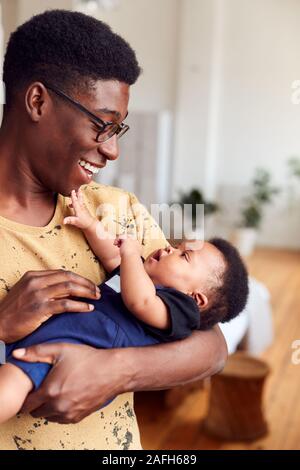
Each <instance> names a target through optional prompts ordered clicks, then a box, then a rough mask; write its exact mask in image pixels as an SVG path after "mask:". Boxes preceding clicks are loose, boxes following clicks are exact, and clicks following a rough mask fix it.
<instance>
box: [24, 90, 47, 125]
mask: <svg viewBox="0 0 300 470" xmlns="http://www.w3.org/2000/svg"><path fill="white" fill-rule="evenodd" d="M47 97H49V95H48V92H47V89H46V88H45V86H44V85H43V84H42V83H40V82H35V83H32V84H31V85H30V86H29V87H28V89H27V91H26V95H25V106H26V111H27V113H28V114H29V116H30V118H31V119H32V120H33V121H34V122H38V121H39V120H40V119H41V116H42V113H43V111H44V110H45V108H46V107H47Z"/></svg>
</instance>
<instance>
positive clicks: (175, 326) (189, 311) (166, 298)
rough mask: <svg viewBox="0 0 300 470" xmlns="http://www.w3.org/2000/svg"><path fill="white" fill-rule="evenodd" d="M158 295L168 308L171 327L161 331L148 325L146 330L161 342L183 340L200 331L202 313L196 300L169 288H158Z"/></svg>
mask: <svg viewBox="0 0 300 470" xmlns="http://www.w3.org/2000/svg"><path fill="white" fill-rule="evenodd" d="M156 295H157V296H158V297H160V298H161V300H162V301H163V302H164V303H165V305H166V306H167V308H168V311H169V315H170V320H171V326H170V328H169V329H168V330H160V329H158V328H154V327H152V326H149V325H146V328H147V329H148V330H149V331H150V333H151V334H153V335H154V336H156V337H157V338H158V339H159V340H160V341H164V342H169V341H176V340H179V339H183V338H186V337H187V336H189V335H190V334H191V332H192V331H193V330H199V329H200V311H199V309H198V306H197V304H196V302H195V301H194V299H192V298H191V297H190V296H188V295H186V294H183V293H182V292H180V291H178V290H176V289H172V288H169V287H160V288H157V289H156Z"/></svg>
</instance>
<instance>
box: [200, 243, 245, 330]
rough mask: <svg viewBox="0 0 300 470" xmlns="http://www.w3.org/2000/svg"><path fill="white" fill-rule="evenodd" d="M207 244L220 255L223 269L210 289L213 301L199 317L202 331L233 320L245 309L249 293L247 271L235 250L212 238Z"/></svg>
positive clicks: (229, 245)
mask: <svg viewBox="0 0 300 470" xmlns="http://www.w3.org/2000/svg"><path fill="white" fill-rule="evenodd" d="M209 243H211V244H212V245H214V246H215V247H216V248H217V249H218V250H219V252H220V253H221V254H222V256H223V259H224V261H225V269H223V270H222V271H221V272H220V273H219V274H218V275H217V277H218V279H217V285H216V286H213V287H212V288H211V289H212V292H211V294H212V297H213V301H212V303H211V304H210V305H209V307H208V308H207V309H206V310H205V311H204V312H203V314H202V316H201V329H202V330H207V329H209V328H211V327H212V326H213V325H215V324H216V323H219V322H220V323H225V322H228V321H230V320H232V319H233V318H235V317H236V316H237V315H238V314H239V313H241V311H242V310H243V309H244V308H245V306H246V303H247V299H248V293H249V287H248V273H247V269H246V267H245V264H244V262H243V261H242V259H241V257H240V255H239V252H238V251H237V249H236V248H235V247H234V246H233V245H232V244H231V243H229V242H228V241H226V240H223V239H222V238H212V239H211V240H209Z"/></svg>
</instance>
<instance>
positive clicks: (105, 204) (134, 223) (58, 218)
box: [0, 182, 167, 450]
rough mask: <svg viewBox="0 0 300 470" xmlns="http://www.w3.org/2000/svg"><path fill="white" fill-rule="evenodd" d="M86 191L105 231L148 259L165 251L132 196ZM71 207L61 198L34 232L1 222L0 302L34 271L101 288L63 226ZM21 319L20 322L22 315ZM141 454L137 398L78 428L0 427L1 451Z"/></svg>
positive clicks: (96, 267)
mask: <svg viewBox="0 0 300 470" xmlns="http://www.w3.org/2000/svg"><path fill="white" fill-rule="evenodd" d="M82 190H83V194H84V197H85V201H86V204H87V206H88V207H89V209H90V211H91V212H92V213H93V214H95V215H97V216H98V217H100V218H101V219H102V220H103V222H104V223H105V225H106V226H107V228H109V229H110V230H113V229H116V233H117V234H120V233H124V232H125V231H126V230H128V231H130V232H131V233H136V235H137V237H138V239H139V240H140V242H141V243H142V247H143V250H142V255H143V256H144V257H146V256H148V254H149V253H151V252H152V251H153V250H155V249H157V248H161V247H165V246H166V245H167V242H166V240H165V238H164V236H163V234H162V232H161V231H160V229H159V227H158V226H157V224H156V223H155V222H154V221H153V219H152V218H151V217H150V215H149V213H148V212H147V211H146V210H145V209H141V208H140V207H139V206H138V205H137V204H138V200H137V199H136V197H135V196H134V195H133V194H131V193H128V192H126V191H123V190H121V189H119V188H113V187H111V186H105V185H100V184H97V183H94V182H92V183H91V184H89V185H87V186H83V187H82ZM69 203H70V199H69V198H66V197H63V196H61V195H59V196H58V199H57V205H56V210H55V213H54V216H53V218H52V220H51V222H50V223H49V224H48V225H47V226H46V227H31V226H28V225H23V224H19V223H17V222H14V221H11V220H8V219H5V218H4V217H0V236H1V245H0V260H1V268H0V269H1V271H0V299H2V298H3V297H4V296H5V295H6V294H7V292H8V291H9V289H10V288H11V287H12V286H13V285H14V284H15V283H16V282H17V281H18V280H19V279H20V278H21V277H22V276H23V274H24V273H25V272H26V271H31V270H44V269H59V268H62V269H67V270H71V271H74V272H75V273H78V274H80V275H82V276H85V277H86V278H88V279H90V280H91V281H93V282H95V283H96V284H100V283H101V282H103V280H104V279H105V271H104V269H103V268H102V266H101V262H99V261H98V259H97V258H96V257H95V255H94V253H93V252H92V251H91V249H90V247H89V245H88V243H87V241H86V239H85V237H84V235H83V234H82V232H81V230H79V229H78V228H76V227H72V226H69V225H63V219H64V217H65V216H67V215H70V208H69ZM19 314H20V321H22V311H20V312H19ZM99 367H101V364H99ZM82 385H83V386H84V384H82ZM0 406H1V405H0ZM140 448H141V444H140V436H139V430H138V426H137V421H136V416H135V413H134V409H133V393H125V394H123V395H120V396H118V397H117V398H116V399H114V400H113V402H112V403H111V404H110V405H108V406H107V407H105V408H103V409H102V410H100V411H97V412H96V413H93V414H92V415H90V416H88V417H87V418H85V419H84V420H83V421H81V422H80V423H78V424H69V425H61V424H56V423H50V422H47V421H46V420H45V419H37V418H33V417H32V416H30V415H25V414H20V415H18V416H16V417H14V418H12V419H11V420H9V421H8V422H7V423H5V424H1V425H0V450H12V449H26V450H34V449H36V450H43V449H52V450H58V449H112V450H113V449H124V450H125V449H140Z"/></svg>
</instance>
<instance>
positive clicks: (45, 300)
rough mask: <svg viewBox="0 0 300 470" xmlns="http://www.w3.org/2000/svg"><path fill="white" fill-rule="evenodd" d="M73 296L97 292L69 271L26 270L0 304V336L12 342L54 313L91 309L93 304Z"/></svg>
mask: <svg viewBox="0 0 300 470" xmlns="http://www.w3.org/2000/svg"><path fill="white" fill-rule="evenodd" d="M73 297H86V298H88V299H94V300H95V299H98V298H99V297H100V291H99V288H98V287H97V286H96V285H95V284H94V283H93V282H91V281H90V280H88V279H86V278H84V277H82V276H79V275H78V274H75V273H72V272H69V271H64V270H49V271H28V272H27V273H26V274H24V276H23V277H22V278H21V279H20V280H19V281H18V282H17V283H16V284H15V285H14V286H13V287H12V289H11V290H10V291H9V293H8V294H7V295H6V296H5V297H4V299H3V300H2V301H1V303H0V339H1V340H2V341H5V342H6V343H12V342H14V341H17V340H19V339H21V338H24V336H27V335H29V334H30V333H32V332H33V331H35V330H36V329H37V328H38V327H39V326H40V325H41V324H42V323H43V322H45V321H46V320H48V319H49V318H50V317H51V316H52V315H55V314H59V313H63V312H89V311H91V310H93V308H94V306H93V305H91V304H89V303H88V302H82V301H76V300H74V299H72V298H73Z"/></svg>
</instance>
